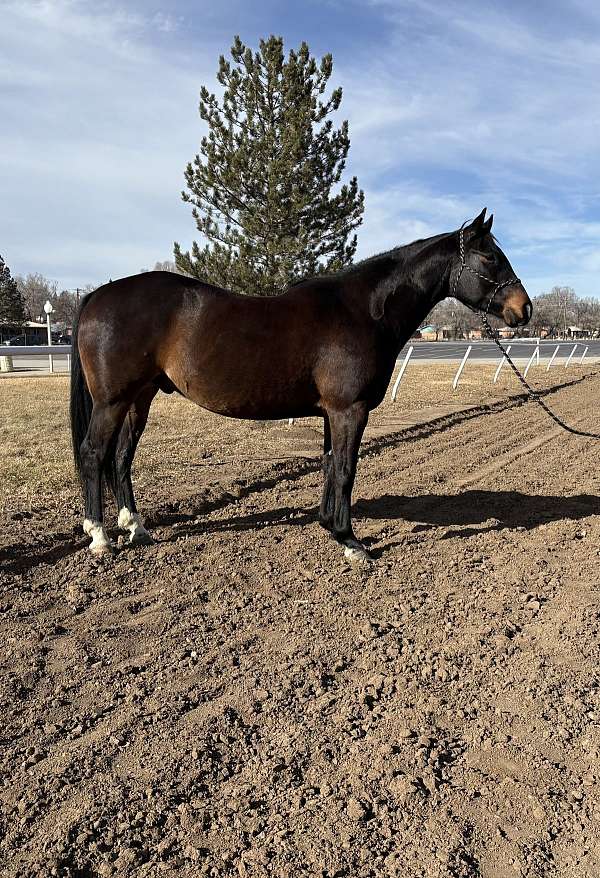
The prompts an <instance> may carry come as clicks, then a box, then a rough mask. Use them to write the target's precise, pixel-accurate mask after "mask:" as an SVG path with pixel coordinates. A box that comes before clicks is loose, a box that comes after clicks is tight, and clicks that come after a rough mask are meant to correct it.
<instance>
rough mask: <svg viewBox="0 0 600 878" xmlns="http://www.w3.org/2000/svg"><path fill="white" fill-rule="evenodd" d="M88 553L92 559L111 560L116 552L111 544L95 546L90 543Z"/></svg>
mask: <svg viewBox="0 0 600 878" xmlns="http://www.w3.org/2000/svg"><path fill="white" fill-rule="evenodd" d="M89 551H90V553H91V554H92V555H93V556H94V558H112V557H113V556H114V555H116V554H117V550H116V548H115V546H113V544H112V543H98V545H96V546H95V545H94V544H93V543H92V545H91V546H90V547H89Z"/></svg>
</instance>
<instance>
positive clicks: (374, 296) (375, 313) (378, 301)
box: [369, 278, 396, 320]
mask: <svg viewBox="0 0 600 878" xmlns="http://www.w3.org/2000/svg"><path fill="white" fill-rule="evenodd" d="M395 289H396V287H395V285H394V283H393V281H392V280H391V279H390V278H385V280H382V281H380V283H378V284H377V286H376V287H375V289H374V290H373V292H372V293H371V301H370V302H369V310H370V312H371V317H372V318H373V320H381V318H382V317H383V315H384V313H385V303H386V302H387V300H388V298H389V297H390V296H391V295H392V293H393V292H394V291H395Z"/></svg>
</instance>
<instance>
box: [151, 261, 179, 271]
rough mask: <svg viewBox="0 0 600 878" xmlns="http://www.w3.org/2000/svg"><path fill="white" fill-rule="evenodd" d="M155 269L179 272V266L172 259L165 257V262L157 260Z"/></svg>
mask: <svg viewBox="0 0 600 878" xmlns="http://www.w3.org/2000/svg"><path fill="white" fill-rule="evenodd" d="M154 271H174V272H177V266H176V265H175V263H174V262H173V260H172V259H165V260H164V262H155V263H154Z"/></svg>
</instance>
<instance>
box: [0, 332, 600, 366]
mask: <svg viewBox="0 0 600 878" xmlns="http://www.w3.org/2000/svg"><path fill="white" fill-rule="evenodd" d="M409 344H410V343H409ZM469 344H471V346H472V348H471V354H470V359H474V360H498V359H499V356H500V354H499V353H498V349H497V348H496V346H495V345H494V344H493V343H492V342H489V341H472V342H467V341H416V342H415V341H413V342H412V345H413V349H414V350H413V354H412V358H413V359H416V360H434V361H437V362H452V361H455V360H460V359H462V357H463V355H464V353H465V351H466V349H467V346H468V345H469ZM509 344H510V345H511V349H510V353H511V356H512V357H514V358H515V359H516V360H521V359H523V360H525V359H529V357H530V356H531V353H532V351H533V350H534V348H535V346H536V342H533V341H529V340H527V339H516V340H513V341H505V342H504V346H505V347H507V346H508V345H509ZM557 344H559V345H560V348H559V351H558V355H557V360H556V361H555V362H561V361H562V362H564V360H565V359H566V357H568V355H569V354H570V352H571V351H572V350H573V345H574V344H575V342H572V341H562V342H557V341H543V342H541V343H540V356H541V357H542V359H549V358H550V357H551V356H552V354H553V353H554V350H555V348H556V345H557ZM576 344H577V349H576V351H575V354H574V357H573V358H574V359H575V360H577V359H578V358H579V357H581V355H582V354H583V351H584V349H585V348H586V347H587V348H588V352H587V354H586V359H590V360H592V359H596V358H600V339H584V340H582V341H579V342H577V343H576ZM408 347H409V345H406V346H405V348H404V350H402V351H401V352H400V356H399V359H402V358H403V357H404V355H405V353H406V351H407V350H408ZM1 353H2V348H1V347H0V354H1ZM13 365H14V367H15V370H16V371H17V372H20V371H27V372H38V371H39V372H47V371H48V357H47V355H46V354H43V355H42V356H39V357H38V356H33V357H32V356H27V357H13ZM54 370H55V372H66V371H67V370H68V364H67V358H66V356H64V355H63V356H55V357H54Z"/></svg>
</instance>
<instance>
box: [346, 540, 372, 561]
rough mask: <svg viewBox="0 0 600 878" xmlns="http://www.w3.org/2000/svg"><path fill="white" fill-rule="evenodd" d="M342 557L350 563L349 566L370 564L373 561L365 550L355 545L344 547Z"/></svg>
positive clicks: (358, 544)
mask: <svg viewBox="0 0 600 878" xmlns="http://www.w3.org/2000/svg"><path fill="white" fill-rule="evenodd" d="M344 557H345V558H347V559H348V561H350V563H351V564H371V563H372V562H373V559H372V558H371V556H370V555H369V553H368V552H367V550H366V549H365V548H364V547H363V546H361V545H360V543H357V544H356V545H354V546H345V547H344Z"/></svg>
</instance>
